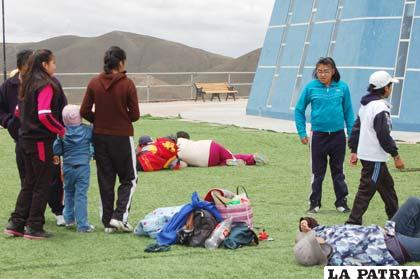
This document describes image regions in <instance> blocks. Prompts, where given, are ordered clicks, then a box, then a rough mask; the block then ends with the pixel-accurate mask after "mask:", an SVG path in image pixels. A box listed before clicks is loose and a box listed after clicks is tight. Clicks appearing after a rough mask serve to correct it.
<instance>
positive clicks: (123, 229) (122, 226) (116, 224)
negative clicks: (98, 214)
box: [109, 219, 133, 232]
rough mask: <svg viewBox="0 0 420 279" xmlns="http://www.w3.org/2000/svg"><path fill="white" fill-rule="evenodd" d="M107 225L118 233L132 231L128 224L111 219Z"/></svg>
mask: <svg viewBox="0 0 420 279" xmlns="http://www.w3.org/2000/svg"><path fill="white" fill-rule="evenodd" d="M109 225H110V226H112V227H114V228H116V229H117V230H118V231H120V232H132V231H133V226H131V225H130V224H129V223H128V222H123V221H119V220H117V219H111V221H109Z"/></svg>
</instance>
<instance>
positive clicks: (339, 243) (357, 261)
mask: <svg viewBox="0 0 420 279" xmlns="http://www.w3.org/2000/svg"><path fill="white" fill-rule="evenodd" d="M294 254H295V258H296V261H297V263H299V264H301V265H305V266H313V265H332V266H334V265H337V266H344V265H349V266H354V265H356V266H362V265H363V266H366V265H379V266H383V265H399V264H404V263H406V262H409V261H420V199H419V198H416V197H410V198H409V199H408V200H407V201H406V202H405V203H404V204H403V205H402V206H401V207H400V209H399V210H398V211H397V213H396V214H395V215H394V217H393V218H392V220H391V221H387V222H386V225H385V228H384V229H382V228H381V227H379V226H377V225H371V226H358V225H333V226H323V225H320V224H318V222H317V221H316V220H315V219H314V218H311V217H303V218H301V219H300V220H299V232H298V234H297V235H296V239H295V247H294Z"/></svg>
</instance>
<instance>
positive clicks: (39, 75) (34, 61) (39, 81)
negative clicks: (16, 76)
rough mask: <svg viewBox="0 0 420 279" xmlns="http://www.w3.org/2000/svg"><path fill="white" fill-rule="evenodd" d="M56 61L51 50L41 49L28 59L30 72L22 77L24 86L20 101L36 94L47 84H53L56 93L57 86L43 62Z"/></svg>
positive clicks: (20, 92)
mask: <svg viewBox="0 0 420 279" xmlns="http://www.w3.org/2000/svg"><path fill="white" fill-rule="evenodd" d="M52 59H54V55H53V53H52V51H51V50H48V49H39V50H36V51H35V52H34V53H33V54H32V55H31V56H30V57H29V59H28V70H27V71H26V72H25V73H24V74H23V75H22V85H21V87H20V90H19V99H20V100H23V99H25V95H26V94H28V93H31V92H34V91H36V90H38V89H40V88H42V87H44V86H46V85H47V84H51V85H52V87H53V89H54V91H55V90H56V88H57V85H56V84H55V82H54V81H53V79H52V78H51V76H50V75H49V74H48V73H47V71H46V70H45V68H44V66H43V65H42V63H43V62H45V63H49V62H50V61H51V60H52Z"/></svg>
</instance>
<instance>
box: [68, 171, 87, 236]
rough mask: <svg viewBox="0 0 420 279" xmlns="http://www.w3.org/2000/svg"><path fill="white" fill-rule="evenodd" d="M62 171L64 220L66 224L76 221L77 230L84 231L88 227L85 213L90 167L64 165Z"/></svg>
mask: <svg viewBox="0 0 420 279" xmlns="http://www.w3.org/2000/svg"><path fill="white" fill-rule="evenodd" d="M63 171H64V210H63V216H64V220H65V221H66V223H67V224H71V223H74V222H76V224H77V230H78V231H85V230H87V229H89V228H90V224H89V222H88V213H87V192H88V189H89V177H90V167H89V165H80V166H76V167H72V166H65V167H64V169H63Z"/></svg>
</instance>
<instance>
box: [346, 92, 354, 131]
mask: <svg viewBox="0 0 420 279" xmlns="http://www.w3.org/2000/svg"><path fill="white" fill-rule="evenodd" d="M343 112H344V121H345V122H346V128H347V136H348V137H350V134H351V131H352V128H353V125H354V112H353V106H352V104H351V97H350V90H349V88H348V86H346V88H345V90H344V100H343Z"/></svg>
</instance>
